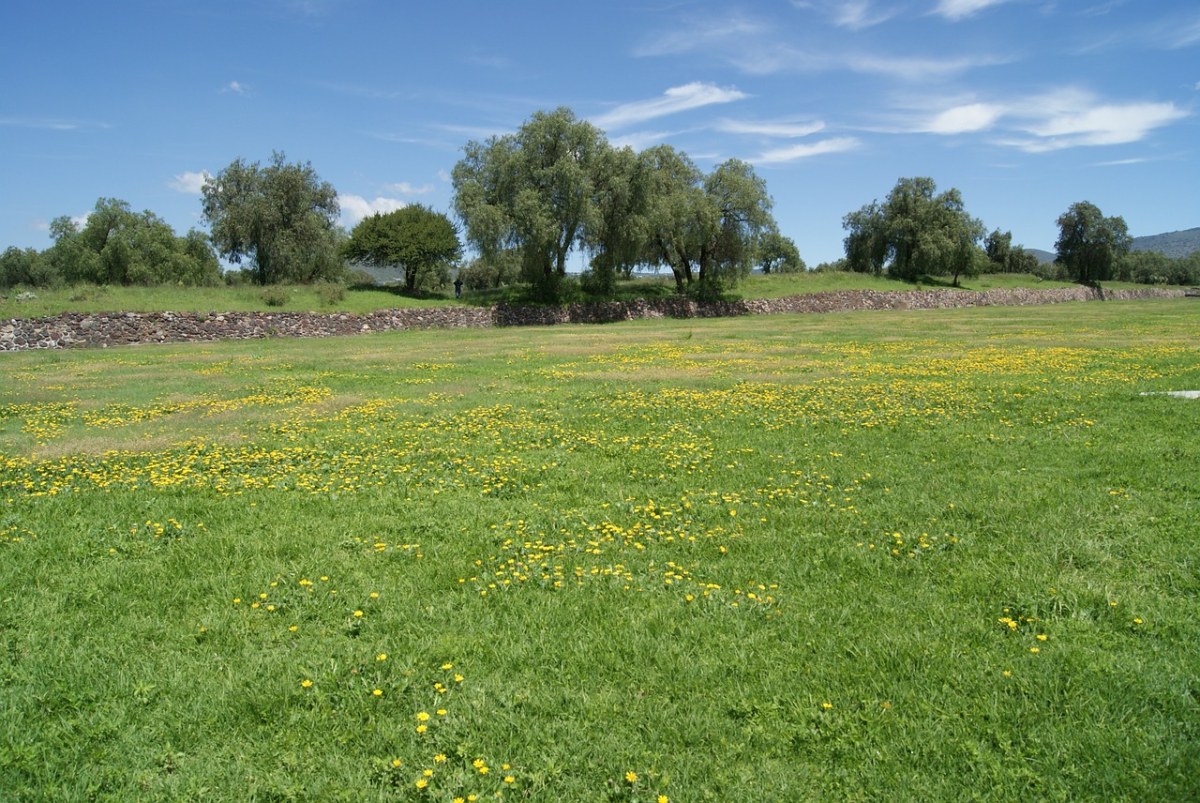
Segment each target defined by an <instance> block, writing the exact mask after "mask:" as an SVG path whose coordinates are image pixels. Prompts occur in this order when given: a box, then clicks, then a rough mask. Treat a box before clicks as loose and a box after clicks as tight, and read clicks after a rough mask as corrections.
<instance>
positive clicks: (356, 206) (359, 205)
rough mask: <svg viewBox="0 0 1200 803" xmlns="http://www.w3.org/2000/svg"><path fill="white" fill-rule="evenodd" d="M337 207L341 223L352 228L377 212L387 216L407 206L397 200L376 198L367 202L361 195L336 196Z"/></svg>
mask: <svg viewBox="0 0 1200 803" xmlns="http://www.w3.org/2000/svg"><path fill="white" fill-rule="evenodd" d="M338 206H340V207H341V209H342V223H343V225H345V226H346V227H347V228H351V227H353V226H354V225H355V224H357V223H358V222H359V221H360V220H362V219H363V218H365V217H370V216H371V215H373V214H375V213H376V212H379V213H380V214H387V213H388V212H395V211H396V210H397V209H403V208H404V207H405V206H407V204H406V203H405V202H404V201H401V200H400V199H399V198H382V197H377V198H375V199H374V200H368V199H367V198H364V197H362V196H361V195H340V194H339V195H338Z"/></svg>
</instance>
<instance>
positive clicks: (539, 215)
mask: <svg viewBox="0 0 1200 803" xmlns="http://www.w3.org/2000/svg"><path fill="white" fill-rule="evenodd" d="M454 190H455V199H454V208H455V211H456V212H457V213H458V215H459V217H461V218H462V219H463V221H464V222H465V223H466V227H467V239H468V241H469V242H470V243H471V244H472V245H473V246H475V248H477V249H478V250H479V252H480V254H481V255H482V256H483V257H484V258H491V257H493V256H494V255H496V254H497V253H499V252H500V251H501V250H502V249H505V248H512V249H517V250H519V252H520V253H521V256H522V265H523V269H524V271H525V274H526V277H527V278H529V279H531V280H535V281H539V282H545V283H547V284H549V285H553V283H554V282H555V281H557V279H558V278H561V277H562V276H563V275H565V273H566V258H567V254H568V253H569V252H570V251H571V249H572V248H579V249H583V250H587V251H590V252H591V253H592V255H593V258H592V262H591V271H592V273H593V274H594V275H595V277H596V278H597V282H596V284H597V285H599V286H611V281H612V279H613V277H615V276H616V275H617V274H619V273H624V274H626V275H628V274H629V273H630V272H631V271H632V270H633V268H634V267H635V266H636V265H639V264H652V265H663V266H668V267H670V269H671V271H672V273H673V274H674V275H675V279H676V283H677V286H678V288H679V289H680V290H683V289H685V288H687V287H689V286H692V285H693V283H695V284H698V285H700V286H702V287H704V288H706V289H709V290H719V289H720V288H722V287H724V286H726V285H728V284H730V283H732V282H734V281H736V280H737V278H739V277H740V276H742V275H745V274H746V273H748V272H749V271H750V269H751V268H752V267H753V264H754V260H755V258H756V256H757V255H758V253H759V252H758V245H759V238H760V237H761V236H762V235H763V234H764V233H765V232H767V231H769V230H770V229H771V228H772V227H773V226H774V225H775V221H774V219H773V218H772V216H771V199H770V196H769V195H768V194H767V191H766V184H765V182H763V180H762V179H761V178H759V177H758V176H757V175H756V174H755V173H754V169H753V167H751V166H750V165H749V164H747V163H745V162H741V161H738V160H736V159H731V160H729V161H727V162H725V163H723V164H721V165H718V166H717V167H716V168H715V169H714V170H713V172H712V173H710V174H708V175H707V176H706V175H705V174H704V173H702V172H701V171H700V170H699V169H698V168H697V167H696V166H695V165H694V164H693V163H692V161H691V160H690V159H689V158H688V157H687V155H686V154H683V153H680V152H678V151H675V150H674V149H673V148H671V147H670V146H667V145H660V146H658V147H655V148H651V149H649V150H647V151H643V152H642V153H640V154H636V153H634V152H633V151H632V150H631V149H629V148H619V149H618V148H613V147H612V146H610V145H609V144H608V142H607V140H606V139H605V138H604V135H603V133H602V132H600V131H599V130H598V129H597V128H595V127H594V126H592V125H591V124H590V123H587V122H584V121H580V120H577V119H576V118H575V116H574V114H573V113H572V112H571V111H570V110H569V109H565V108H560V109H558V110H556V111H554V112H538V113H537V114H535V115H533V117H531V118H530V119H529V120H528V121H527V122H526V123H525V124H524V125H522V126H521V128H520V129H519V130H518V131H517V132H516V133H515V134H510V135H508V136H504V137H493V138H491V139H490V140H488V141H487V142H485V143H479V142H474V141H472V142H469V143H467V146H466V148H465V155H464V158H463V159H462V160H461V161H459V163H458V164H457V165H456V166H455V168H454ZM797 258H798V255H797Z"/></svg>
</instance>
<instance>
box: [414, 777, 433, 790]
mask: <svg viewBox="0 0 1200 803" xmlns="http://www.w3.org/2000/svg"><path fill="white" fill-rule="evenodd" d="M413 786H415V787H417V788H418V789H422V790H423V789H424V788H425V787H427V786H429V779H428V778H418V779H417V782H416V783H414V784H413Z"/></svg>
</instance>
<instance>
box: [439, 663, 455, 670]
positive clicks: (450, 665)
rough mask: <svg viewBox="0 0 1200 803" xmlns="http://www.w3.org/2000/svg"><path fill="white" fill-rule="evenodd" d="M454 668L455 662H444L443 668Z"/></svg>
mask: <svg viewBox="0 0 1200 803" xmlns="http://www.w3.org/2000/svg"><path fill="white" fill-rule="evenodd" d="M453 668H454V664H452V663H449V662H447V663H444V664H442V669H453Z"/></svg>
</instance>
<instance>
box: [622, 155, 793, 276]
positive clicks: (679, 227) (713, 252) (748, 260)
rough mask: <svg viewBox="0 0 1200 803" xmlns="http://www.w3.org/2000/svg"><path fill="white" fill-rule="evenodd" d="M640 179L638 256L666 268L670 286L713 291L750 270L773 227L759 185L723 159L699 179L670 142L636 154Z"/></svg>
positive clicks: (741, 166) (743, 166)
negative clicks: (643, 193)
mask: <svg viewBox="0 0 1200 803" xmlns="http://www.w3.org/2000/svg"><path fill="white" fill-rule="evenodd" d="M642 159H643V161H644V163H645V169H646V181H647V212H646V232H647V236H646V242H645V246H644V253H645V261H646V262H648V263H650V264H655V265H666V266H668V267H669V268H670V269H671V272H672V273H673V274H674V276H675V285H676V289H678V290H679V291H680V292H683V291H684V290H686V289H694V291H695V292H698V293H700V294H702V295H714V294H718V293H720V292H721V291H722V290H724V289H725V288H727V287H729V286H730V285H732V284H734V283H735V282H737V280H738V279H740V278H742V277H744V276H745V275H747V274H748V273H749V272H750V269H751V268H752V267H753V265H754V260H755V257H756V256H757V255H758V251H759V244H760V241H761V239H762V238H763V237H764V236H765V235H766V233H767V232H769V231H770V230H771V229H772V228H773V227H776V225H775V219H774V218H773V217H772V215H771V206H772V204H771V197H770V196H769V195H768V194H767V188H766V182H764V181H763V180H762V179H761V178H759V177H758V176H757V175H756V174H755V172H754V168H753V167H751V166H750V165H749V164H748V163H746V162H742V161H740V160H737V159H730V160H728V161H726V162H724V163H722V164H720V165H718V166H717V167H716V168H715V169H714V170H713V172H712V173H710V174H709V175H707V176H705V175H704V174H703V173H701V172H700V170H699V169H698V168H697V167H696V166H695V165H694V164H693V163H692V161H691V159H689V158H688V157H687V155H686V154H683V153H680V152H678V151H676V150H675V149H674V148H671V147H670V146H669V145H660V146H657V147H655V148H651V149H649V150H647V151H645V152H644V153H643V154H642Z"/></svg>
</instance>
